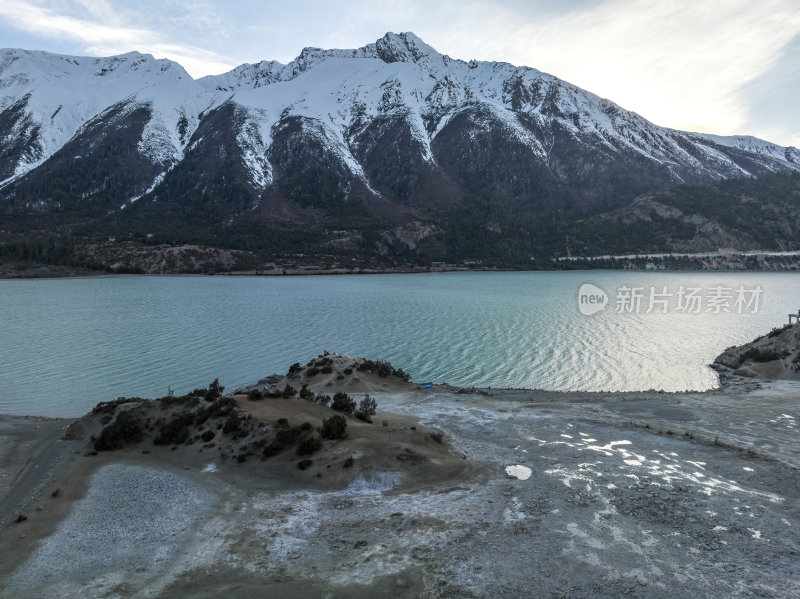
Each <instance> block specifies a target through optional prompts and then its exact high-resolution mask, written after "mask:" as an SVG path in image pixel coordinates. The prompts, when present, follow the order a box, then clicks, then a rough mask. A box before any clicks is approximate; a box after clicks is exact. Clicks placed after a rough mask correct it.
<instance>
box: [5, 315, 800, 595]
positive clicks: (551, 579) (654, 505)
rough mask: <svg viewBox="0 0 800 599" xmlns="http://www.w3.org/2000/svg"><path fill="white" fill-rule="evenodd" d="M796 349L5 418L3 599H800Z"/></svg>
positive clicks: (798, 334) (266, 388) (368, 368)
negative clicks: (616, 381)
mask: <svg viewBox="0 0 800 599" xmlns="http://www.w3.org/2000/svg"><path fill="white" fill-rule="evenodd" d="M754 348H755V351H753V349H754ZM798 352H800V327H791V328H787V329H783V330H780V331H778V332H776V333H773V334H771V336H765V338H764V339H761V340H758V341H756V342H755V343H754V344H748V346H744V347H740V348H729V349H728V350H726V352H725V353H723V354H722V355H721V356H720V358H718V362H717V363H716V364H715V368H716V369H717V370H718V371H719V372H720V378H721V382H722V385H721V387H720V388H719V389H717V390H714V391H709V392H705V393H656V392H646V393H583V392H581V393H554V392H543V391H528V390H513V389H506V390H494V389H492V390H478V389H458V388H453V387H447V386H439V387H434V388H433V389H424V388H422V387H421V386H420V385H417V384H414V383H412V382H409V381H407V380H406V378H405V376H404V373H402V372H401V371H396V370H394V369H392V368H391V367H390V366H388V365H385V364H377V363H372V362H368V361H364V360H362V359H359V358H351V357H347V356H330V357H324V358H321V359H316V360H312V361H311V362H310V363H309V364H306V365H299V364H298V365H294V366H292V368H291V369H290V371H289V372H288V373H287V374H285V375H274V376H272V377H267V378H265V379H263V380H262V381H260V383H259V385H257V386H255V387H253V388H248V389H241V390H237V393H235V394H233V395H226V394H219V393H218V392H217V390H216V389H215V388H214V386H213V385H211V386H210V387H209V388H208V389H200V390H197V391H196V392H195V393H194V394H190V395H189V396H187V397H184V398H162V399H160V400H139V399H132V400H129V401H125V402H112V403H109V404H105V405H103V404H101V405H100V406H98V408H96V409H95V411H94V412H93V413H91V414H88V415H87V416H85V417H83V418H81V419H77V420H74V421H58V420H44V419H31V418H11V417H3V418H0V492H1V493H2V496H1V497H0V507H1V508H2V510H0V518H2V520H3V525H2V526H3V528H2V534H0V555H2V559H0V589H2V591H0V596H2V597H9V598H14V599H16V598H34V597H35V598H44V597H59V598H61V597H65V596H80V597H120V598H122V597H143V598H144V597H156V598H157V597H163V598H165V599H166V598H168V597H169V598H171V597H191V598H206V597H208V598H210V597H219V596H223V595H224V596H226V597H230V598H234V597H261V596H265V597H270V596H280V597H492V598H495V597H543V598H567V597H607V598H617V597H664V598H667V597H670V598H674V597H686V598H692V599H694V598H696V597H726V598H729V597H785V598H789V597H798V596H800V566H799V564H800V484H799V483H798V474H799V472H798V467H799V466H800V443H798V442H797V435H798V420H800V404H798V399H797V398H798V397H800V374H797V373H795V372H794V370H792V369H790V366H791V364H792V363H793V361H794V360H795V359H797V358H798ZM778 375H779V376H778ZM301 392H302V393H301ZM337 393H339V394H340V395H339V396H338V401H337V406H336V407H338V408H339V409H341V408H342V407H343V406H344V407H345V408H346V409H347V407H348V401H353V400H354V401H355V406H353V405H352V404H350V406H351V407H352V408H353V410H352V411H353V413H352V414H348V413H346V412H344V413H343V412H341V411H336V410H334V409H333V408H332V407H331V406H332V404H333V402H334V397H335V396H336V394H337ZM344 394H346V395H347V400H345V399H344ZM365 394H368V395H369V397H370V398H372V399H374V400H375V401H376V402H377V409H376V410H375V413H374V414H372V413H370V412H371V410H370V409H369V408H370V405H369V402H367V403H366V404H362V401H363V399H364V396H365ZM301 395H302V397H301ZM326 398H327V399H326ZM359 410H361V413H360V414H359V415H356V412H359ZM123 414H124V415H123ZM121 415H123V416H121ZM334 417H337V418H341V421H340V420H334ZM342 421H344V422H345V425H346V426H345V429H344V431H342V430H341V427H340V425H341V422H342ZM370 421H371V422H370ZM137 425H138V428H137ZM106 429H107V430H109V431H110V432H105V433H104V430H106Z"/></svg>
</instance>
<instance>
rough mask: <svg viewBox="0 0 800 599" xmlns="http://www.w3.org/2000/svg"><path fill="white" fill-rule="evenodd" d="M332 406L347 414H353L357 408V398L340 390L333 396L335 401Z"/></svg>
mask: <svg viewBox="0 0 800 599" xmlns="http://www.w3.org/2000/svg"><path fill="white" fill-rule="evenodd" d="M331 408H333V409H334V410H336V411H337V412H344V413H345V414H352V413H353V411H354V410H355V409H356V400H354V399H352V398H350V396H349V395H347V393H344V392H342V391H339V392H338V393H336V394H335V395H334V396H333V403H332V404H331Z"/></svg>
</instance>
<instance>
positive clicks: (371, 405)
mask: <svg viewBox="0 0 800 599" xmlns="http://www.w3.org/2000/svg"><path fill="white" fill-rule="evenodd" d="M377 407H378V402H376V401H375V400H374V399H372V398H371V397H370V396H369V394H366V395H365V396H364V399H362V400H361V402H359V404H358V411H359V412H363V413H364V414H367V415H368V416H374V415H375V409H376V408H377Z"/></svg>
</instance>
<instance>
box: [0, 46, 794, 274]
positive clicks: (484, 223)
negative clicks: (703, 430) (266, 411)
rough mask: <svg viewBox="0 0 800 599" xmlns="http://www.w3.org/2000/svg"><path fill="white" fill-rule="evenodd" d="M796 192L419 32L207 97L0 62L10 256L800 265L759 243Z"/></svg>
mask: <svg viewBox="0 0 800 599" xmlns="http://www.w3.org/2000/svg"><path fill="white" fill-rule="evenodd" d="M687 93H688V92H687ZM797 173H800V151H798V150H797V149H796V148H793V147H788V148H786V147H781V146H778V145H776V144H773V143H769V142H767V141H763V140H759V139H756V138H753V137H747V136H737V137H720V136H714V135H708V134H701V133H690V132H684V131H678V130H674V129H668V128H664V127H659V126H657V125H655V124H653V123H651V122H649V121H648V120H646V119H645V118H643V117H641V116H639V115H638V114H635V113H633V112H629V111H626V110H624V109H623V108H621V107H620V106H618V105H616V104H614V103H613V102H612V101H610V100H607V99H604V98H600V97H598V96H596V95H594V94H592V93H590V92H588V91H585V90H583V89H580V88H579V87H576V86H574V85H571V84H569V83H567V82H565V81H563V80H560V79H558V78H557V77H554V76H552V75H549V74H546V73H543V72H541V71H538V70H536V69H532V68H527V67H517V66H513V65H510V64H507V63H500V62H478V61H463V60H457V59H453V58H450V57H449V56H446V55H444V54H441V53H439V52H437V51H436V50H434V49H433V48H432V47H430V46H429V45H427V44H426V43H425V42H423V41H422V40H421V39H419V38H418V37H417V36H415V35H414V34H412V33H401V34H394V33H387V34H386V35H385V36H383V37H382V38H381V39H379V40H377V41H376V42H375V43H371V44H368V45H366V46H364V47H361V48H358V49H353V50H323V49H319V48H305V49H304V50H303V51H302V52H301V53H300V55H299V56H298V57H297V58H296V59H295V60H294V61H292V62H290V63H289V64H281V63H278V62H275V61H263V62H260V63H257V64H244V65H241V66H239V67H236V68H235V69H233V70H232V71H230V72H228V73H224V74H222V75H217V76H210V77H203V78H200V79H193V78H192V77H191V76H189V75H188V74H187V73H186V71H185V70H184V69H183V68H182V67H181V66H180V65H179V64H177V63H175V62H172V61H169V60H163V59H158V60H157V59H154V58H153V57H152V56H149V55H143V54H139V53H136V52H133V53H129V54H125V55H121V56H114V57H109V58H90V57H74V56H63V55H57V54H50V53H47V52H39V51H27V50H18V49H4V50H0V230H2V231H3V232H4V236H5V237H6V238H7V239H15V240H17V241H16V242H15V243H17V244H19V239H20V238H24V239H31V238H40V237H42V236H48V238H51V237H52V236H55V237H57V238H59V239H68V240H72V241H71V243H72V242H74V241H75V240H83V241H86V240H96V239H107V238H109V237H113V238H115V239H125V240H126V241H131V242H136V243H141V244H145V245H147V244H155V243H159V244H186V243H196V244H202V245H207V246H214V247H218V248H228V249H237V250H245V251H250V252H255V253H256V254H257V255H258V256H260V257H261V258H264V259H275V258H280V257H281V256H284V257H285V256H306V257H308V256H333V257H336V258H337V259H359V260H361V259H367V258H369V259H375V260H379V261H380V260H384V261H387V262H389V263H390V262H392V261H394V262H396V261H403V262H407V263H418V264H422V263H428V262H430V261H431V260H449V261H456V262H463V261H483V262H486V263H494V264H500V265H503V264H520V263H523V262H525V261H526V260H529V259H530V257H531V256H535V257H555V256H563V255H568V254H582V253H607V252H609V251H628V252H631V251H637V252H638V251H655V250H665V251H671V250H673V249H683V250H692V249H709V247H710V246H714V245H715V244H723V245H718V246H717V247H737V248H738V249H741V250H747V249H784V250H785V249H800V234H798V233H795V231H794V229H793V227H791V226H790V227H789V229H788V230H782V232H781V236H780V239H779V240H778V241H776V240H775V239H773V238H772V237H771V234H770V232H771V230H772V228H773V226H774V225H775V223H776V222H780V220H781V214H783V212H784V211H785V210H791V209H793V207H796V206H797V203H798V201H800V184H799V183H798V176H797ZM754 180H757V181H768V182H769V183H768V184H767V185H760V184H754V183H753V181H754ZM764 189H772V190H773V192H774V191H775V189H779V190H781V191H780V192H779V193H777V195H776V194H775V193H771V194H767V195H766V196H765V195H764V193H765V192H764V191H763V190H764ZM747 190H750V191H749V192H748V191H747ZM720 194H721V195H720ZM747 194H749V195H747ZM686 198H690V199H689V200H687V199H686ZM734 205H735V206H736V209H737V211H738V210H742V209H743V210H744V211H745V212H744V214H739V216H740V218H739V219H738V220H737V219H735V218H734V219H732V218H730V214H727V215H726V214H723V213H725V207H726V206H734ZM767 217H768V218H769V220H768V221H767V220H764V219H766V218H767ZM759 219H760V220H759ZM759 223H761V224H759ZM753 227H756V228H757V229H758V231H756V232H754V231H753V230H752V229H753ZM759 227H760V228H759ZM783 228H784V229H786V227H783ZM745 229H747V230H745ZM642 231H647V233H646V234H642ZM770 245H771V246H776V247H775V248H772V247H766V246H770ZM70 247H72V246H70ZM712 249H716V248H712ZM8 251H9V250H8V248H6V253H8ZM1 255H2V248H0V256H1Z"/></svg>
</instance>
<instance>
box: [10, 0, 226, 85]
mask: <svg viewBox="0 0 800 599" xmlns="http://www.w3.org/2000/svg"><path fill="white" fill-rule="evenodd" d="M82 4H85V5H86V6H87V7H90V14H92V15H93V16H95V17H98V18H99V17H102V18H103V19H104V20H105V21H106V22H109V24H104V23H99V22H96V21H89V20H86V19H79V18H76V17H71V16H66V15H63V14H56V13H55V12H53V11H52V10H50V9H47V8H43V7H41V6H37V5H35V4H33V3H31V2H27V1H25V0H5V1H4V2H2V3H0V17H3V18H5V19H6V20H7V21H8V22H9V23H10V24H11V25H13V26H14V27H15V28H17V29H21V30H24V31H27V32H29V33H32V34H35V35H37V36H41V37H51V38H68V39H71V40H74V41H77V42H79V43H80V44H81V46H82V48H83V51H85V52H87V53H89V54H92V55H97V56H107V55H111V54H123V53H125V52H129V51H131V50H138V51H140V52H145V53H149V54H152V55H153V56H155V57H157V58H169V59H171V60H174V61H176V62H178V63H180V64H181V65H182V66H183V67H184V68H185V69H186V70H187V72H189V74H190V75H192V76H193V77H199V76H202V75H208V74H211V73H221V72H224V71H227V70H230V69H231V68H233V66H235V63H234V62H232V61H229V60H226V59H225V57H222V56H220V55H218V54H216V53H214V52H210V51H208V50H203V49H202V48H198V47H196V46H192V45H187V44H181V43H180V42H177V41H176V42H174V43H171V42H168V41H165V39H164V37H163V35H161V34H159V33H157V32H154V31H151V30H149V29H144V28H136V27H125V26H123V25H122V24H120V23H119V19H118V18H117V15H118V14H119V13H117V12H115V11H114V10H113V8H112V7H111V6H110V5H109V4H107V3H105V2H101V3H99V4H94V3H93V2H92V3H90V2H85V3H82Z"/></svg>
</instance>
